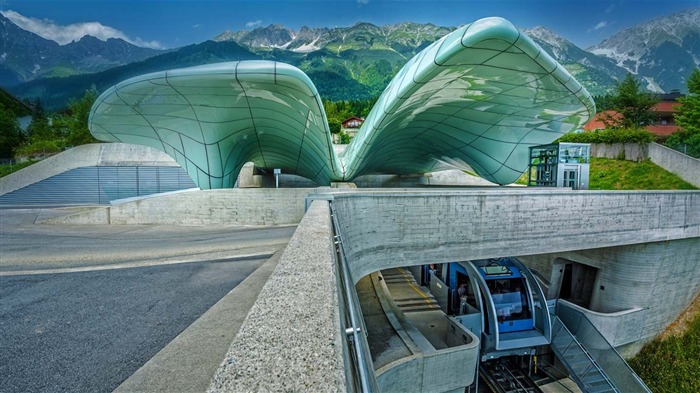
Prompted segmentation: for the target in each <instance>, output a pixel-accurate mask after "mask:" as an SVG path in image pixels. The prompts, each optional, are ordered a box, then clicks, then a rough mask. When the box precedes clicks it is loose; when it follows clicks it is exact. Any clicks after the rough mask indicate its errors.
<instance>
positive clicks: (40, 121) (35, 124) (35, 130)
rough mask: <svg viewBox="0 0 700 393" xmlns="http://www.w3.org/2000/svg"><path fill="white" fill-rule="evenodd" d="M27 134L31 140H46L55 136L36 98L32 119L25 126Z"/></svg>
mask: <svg viewBox="0 0 700 393" xmlns="http://www.w3.org/2000/svg"><path fill="white" fill-rule="evenodd" d="M27 134H28V135H29V140H30V141H31V142H37V141H47V140H53V139H55V138H56V133H55V132H54V129H53V127H52V126H51V124H50V123H49V118H48V116H47V115H46V112H45V111H44V107H43V106H42V105H41V101H39V100H38V99H37V100H36V101H35V102H34V112H32V120H31V122H30V123H29V126H28V127H27Z"/></svg>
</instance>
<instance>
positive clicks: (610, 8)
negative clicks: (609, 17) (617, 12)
mask: <svg viewBox="0 0 700 393" xmlns="http://www.w3.org/2000/svg"><path fill="white" fill-rule="evenodd" d="M614 9H615V3H612V4H610V5H609V6H608V8H606V9H605V13H606V14H609V13H611V12H612V11H613V10H614Z"/></svg>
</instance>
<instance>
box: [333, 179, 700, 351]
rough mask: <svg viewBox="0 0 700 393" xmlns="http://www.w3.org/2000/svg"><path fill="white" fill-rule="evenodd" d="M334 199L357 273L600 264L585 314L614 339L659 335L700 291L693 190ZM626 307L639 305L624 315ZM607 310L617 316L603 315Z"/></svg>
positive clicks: (697, 195) (698, 204) (699, 217)
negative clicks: (491, 262) (520, 262)
mask: <svg viewBox="0 0 700 393" xmlns="http://www.w3.org/2000/svg"><path fill="white" fill-rule="evenodd" d="M334 198H335V199H334V201H333V204H334V207H335V208H336V210H337V212H338V218H339V224H340V227H341V234H342V236H343V243H344V244H345V247H346V252H347V259H348V261H350V270H351V274H352V276H353V278H354V279H355V280H358V279H359V278H361V277H363V276H364V275H366V274H369V273H371V272H374V271H376V270H380V269H385V268H388V267H397V266H406V265H422V264H427V263H431V262H436V263H441V262H450V261H461V260H470V259H482V258H490V257H499V256H508V255H526V256H527V255H537V254H540V253H549V255H547V256H546V258H545V260H544V261H539V262H535V263H534V266H535V268H537V269H538V270H540V271H541V272H543V274H545V275H547V274H552V275H554V273H555V272H552V268H551V266H552V264H553V263H554V262H555V260H557V259H558V258H565V259H569V260H572V261H575V262H579V263H583V264H587V265H589V266H594V267H598V268H599V269H600V270H599V272H598V274H597V278H596V282H595V287H594V288H595V290H594V293H593V295H592V301H591V309H592V310H594V311H595V312H599V313H600V315H597V316H596V315H594V314H595V313H592V314H591V315H592V316H593V317H592V319H593V320H594V321H597V322H598V323H599V324H600V328H601V331H603V332H604V334H607V335H608V336H609V337H607V338H608V339H609V341H611V342H613V343H615V344H617V345H623V344H626V343H632V342H638V341H644V340H646V339H648V338H651V337H654V336H656V335H657V334H658V333H660V332H661V331H662V330H663V329H664V328H665V327H666V326H667V325H668V324H669V323H671V322H672V321H673V320H674V319H675V318H676V317H677V316H678V315H679V314H680V313H681V312H682V311H683V309H684V308H685V307H686V306H687V305H688V304H689V303H690V301H691V300H692V299H693V298H694V297H695V296H696V294H697V293H698V291H700V259H699V258H700V257H698V252H697V250H700V192H698V191H676V192H595V191H586V192H582V191H562V192H550V193H545V192H541V191H532V190H522V191H520V192H518V191H517V190H515V191H509V192H503V191H498V192H490V191H463V192H459V193H454V194H450V192H445V193H430V192H422V193H420V192H413V193H389V192H385V193H365V194H352V193H343V194H336V195H335V196H334ZM642 243H645V244H642ZM592 247H595V249H591V248H592ZM582 249H586V250H582ZM528 259H529V261H530V262H532V261H533V260H535V261H536V260H537V259H538V258H537V257H525V258H524V260H525V262H526V263H527V262H528ZM540 259H541V258H540ZM558 279H559V280H560V279H561V277H559V278H558ZM601 288H602V289H601ZM637 309H643V310H644V311H639V310H637ZM629 310H637V311H639V312H638V313H631V312H623V313H620V311H629ZM611 313H618V314H617V315H603V314H611ZM642 314H644V315H642Z"/></svg>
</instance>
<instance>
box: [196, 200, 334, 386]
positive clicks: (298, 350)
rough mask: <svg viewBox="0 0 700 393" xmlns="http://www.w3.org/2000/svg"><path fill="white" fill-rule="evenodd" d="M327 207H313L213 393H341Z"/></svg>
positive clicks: (216, 378)
mask: <svg viewBox="0 0 700 393" xmlns="http://www.w3.org/2000/svg"><path fill="white" fill-rule="evenodd" d="M331 238H332V232H331V222H330V212H329V209H328V203H327V202H324V201H315V202H313V203H312V205H311V208H310V209H309V211H308V213H307V214H306V215H305V216H304V219H303V220H302V221H301V223H300V224H299V227H298V229H297V231H296V232H295V233H294V236H293V237H292V239H291V240H290V242H289V245H288V246H287V249H286V250H285V251H284V254H282V257H281V259H280V262H279V264H278V266H277V268H276V269H275V271H274V272H273V273H272V275H271V277H270V279H269V280H268V281H267V283H266V284H265V286H264V287H263V288H262V290H261V291H260V295H259V297H258V300H257V302H256V303H255V305H254V306H253V307H252V309H251V310H250V312H249V313H248V316H247V317H246V319H245V321H244V322H243V325H242V326H241V328H240V331H239V333H238V335H237V336H236V338H235V339H234V341H233V343H232V344H231V347H230V349H229V351H228V354H227V355H226V358H225V359H224V361H223V363H222V364H221V366H220V367H219V369H218V371H217V372H216V374H215V375H214V379H213V381H212V384H211V385H210V387H209V389H208V391H209V392H321V391H322V392H344V391H346V390H347V388H346V380H345V364H344V362H343V355H342V350H341V348H342V341H341V340H342V339H343V338H342V337H341V328H340V315H339V314H338V312H339V311H338V310H339V305H338V295H337V285H338V278H337V277H336V270H335V268H334V266H335V263H334V260H335V259H334V256H333V245H332V240H331Z"/></svg>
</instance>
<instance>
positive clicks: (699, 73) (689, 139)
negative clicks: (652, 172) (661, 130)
mask: <svg viewBox="0 0 700 393" xmlns="http://www.w3.org/2000/svg"><path fill="white" fill-rule="evenodd" d="M686 83H687V85H688V95H687V96H685V97H681V98H679V99H678V102H680V103H681V105H680V106H679V107H678V112H676V114H675V115H674V117H675V119H676V124H678V125H679V126H680V127H681V131H678V132H675V133H673V134H672V135H671V136H670V137H669V138H668V139H667V140H666V143H665V145H666V146H669V147H671V148H674V149H679V150H680V147H682V151H683V152H685V153H686V154H688V155H691V156H693V157H700V69H699V68H695V69H694V70H693V72H692V73H691V74H690V76H689V77H688V79H687V82H686Z"/></svg>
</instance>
